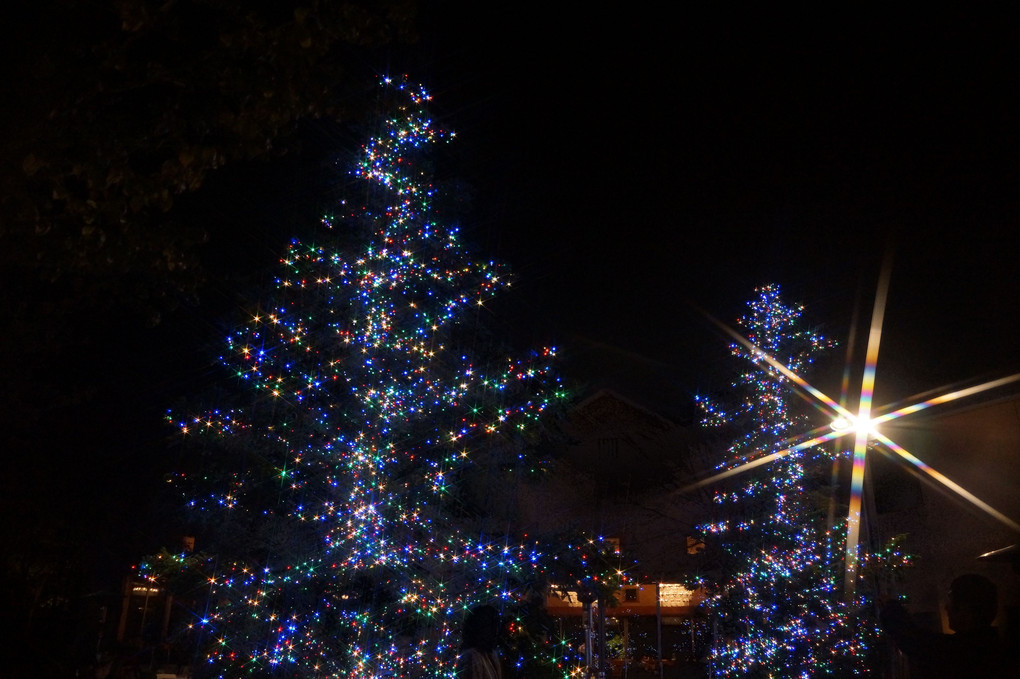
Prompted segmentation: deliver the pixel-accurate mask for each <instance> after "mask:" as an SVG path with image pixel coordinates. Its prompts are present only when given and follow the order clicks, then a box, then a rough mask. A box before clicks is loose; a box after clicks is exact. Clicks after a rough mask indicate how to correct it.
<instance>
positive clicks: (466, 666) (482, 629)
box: [457, 605, 503, 679]
mask: <svg viewBox="0 0 1020 679" xmlns="http://www.w3.org/2000/svg"><path fill="white" fill-rule="evenodd" d="M498 638H499V613H497V612H496V609H495V608H493V607H492V606H489V605H484V606H477V607H475V608H473V609H471V610H470V611H469V612H468V614H467V617H466V618H464V625H463V628H462V640H461V647H460V656H459V657H458V659H457V677H458V679H502V678H503V668H502V666H501V665H500V660H499V653H498V652H497V651H496V642H497V640H498Z"/></svg>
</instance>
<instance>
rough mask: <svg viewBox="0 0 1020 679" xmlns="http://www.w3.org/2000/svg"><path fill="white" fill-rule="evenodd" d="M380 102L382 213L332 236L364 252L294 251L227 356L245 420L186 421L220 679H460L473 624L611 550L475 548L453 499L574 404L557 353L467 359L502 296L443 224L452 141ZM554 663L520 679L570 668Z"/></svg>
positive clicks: (413, 114) (406, 101)
mask: <svg viewBox="0 0 1020 679" xmlns="http://www.w3.org/2000/svg"><path fill="white" fill-rule="evenodd" d="M384 92H385V94H386V96H391V95H395V96H396V97H397V98H398V99H399V100H400V101H401V104H400V106H399V108H398V112H397V114H395V115H394V116H392V117H390V118H389V119H386V120H385V124H384V126H383V131H382V132H381V133H380V134H379V135H377V136H376V137H374V138H372V139H371V140H369V142H368V143H367V144H366V145H365V146H364V147H363V152H362V154H361V157H360V161H359V162H358V163H357V165H356V167H355V168H354V170H353V173H354V175H355V176H356V177H357V178H358V179H359V180H360V181H361V182H363V184H364V186H365V195H367V196H368V200H366V201H365V204H364V205H359V206H357V207H356V208H354V209H352V208H351V207H350V206H348V205H347V204H346V203H343V204H341V205H340V206H338V213H337V214H334V215H331V216H330V217H327V218H324V219H323V224H324V225H325V226H326V227H327V228H328V229H329V230H330V233H331V235H332V236H333V237H336V235H337V234H338V233H341V232H342V233H343V234H345V235H351V234H358V241H357V247H356V248H354V251H353V252H352V251H351V249H347V250H345V249H343V248H334V247H332V246H329V245H327V244H325V243H313V242H302V241H298V240H295V241H293V242H292V243H291V244H290V246H289V248H288V249H287V252H286V254H285V255H284V256H283V257H282V258H281V261H280V273H279V274H278V276H277V278H276V287H275V293H274V294H273V295H272V296H271V298H270V299H269V300H268V301H266V302H264V303H263V306H262V308H261V309H259V310H258V311H257V312H255V313H251V314H249V316H248V318H249V319H250V320H249V322H248V324H247V325H246V326H245V327H243V328H241V329H239V330H237V331H235V332H232V333H231V334H230V335H229V336H228V337H227V341H226V352H225V353H224V355H223V357H222V362H223V364H224V365H225V366H227V367H228V368H229V369H230V371H231V373H232V374H233V375H234V376H235V382H236V386H237V387H238V389H239V390H240V391H241V392H242V393H247V394H252V395H254V399H253V403H252V405H250V406H249V407H246V408H234V409H220V410H212V411H210V412H207V413H203V414H202V415H200V416H196V417H191V418H187V419H185V420H181V419H180V418H178V419H177V420H175V421H176V422H177V425H178V426H179V428H180V431H181V433H182V435H185V436H186V437H187V438H188V440H195V439H201V440H204V441H209V442H211V443H212V444H214V445H215V444H217V443H218V444H221V445H222V449H217V448H211V450H212V451H213V452H212V453H211V455H213V456H218V457H215V459H214V460H213V461H212V462H210V461H209V460H207V461H206V469H208V468H209V467H212V466H216V465H219V466H221V467H222V468H223V469H224V470H225V472H224V474H223V475H216V474H213V473H209V472H207V471H203V472H202V473H199V474H194V475H192V476H190V477H186V478H179V479H177V482H179V483H180V487H181V488H182V492H183V490H184V489H187V492H188V493H189V494H188V495H187V496H186V497H185V502H186V503H187V505H188V506H189V507H190V508H191V509H192V510H194V511H195V512H196V513H197V515H198V516H200V517H203V516H204V517H208V518H204V519H202V518H200V519H199V520H200V521H205V522H206V523H207V524H215V525H216V526H217V529H218V531H219V534H220V535H224V536H229V535H231V533H233V543H232V545H231V544H230V543H229V541H228V542H226V543H224V544H221V545H215V546H214V547H215V548H216V549H222V550H224V551H223V553H221V554H220V555H219V559H218V560H217V561H215V562H210V563H211V564H213V563H214V564H215V571H214V573H213V574H211V575H209V576H208V579H207V584H206V586H207V587H208V600H209V603H210V610H209V612H208V614H206V613H205V612H204V611H203V612H202V613H196V615H195V618H196V619H195V620H194V621H192V624H191V627H192V628H194V629H198V630H201V631H202V633H203V634H204V635H205V637H204V638H206V639H212V640H214V643H212V644H211V645H209V646H208V650H207V655H206V661H207V662H208V663H209V670H208V671H207V672H206V673H207V674H212V675H215V676H223V677H226V676H247V675H262V674H265V673H266V672H275V671H278V670H281V669H282V668H285V671H286V672H287V673H288V676H292V675H293V676H308V677H351V678H354V677H357V678H359V679H363V678H366V677H383V676H402V677H452V676H453V673H454V662H455V657H456V653H457V645H458V643H459V624H460V621H461V619H462V617H463V615H464V612H465V611H466V610H467V609H468V608H469V607H471V606H473V605H476V604H479V603H482V602H488V603H495V604H497V605H498V606H499V607H500V608H502V609H503V610H504V611H513V610H516V608H515V607H518V606H520V605H522V601H521V599H522V598H523V597H525V594H526V592H527V591H528V590H527V588H526V587H524V585H525V583H531V582H535V581H541V580H542V579H543V578H546V577H548V575H549V574H550V573H552V572H554V571H555V572H557V573H559V572H560V571H556V570H555V569H553V570H552V571H551V570H549V563H550V562H551V561H556V559H554V558H553V557H554V556H555V557H559V556H562V554H563V553H565V552H570V551H575V552H583V553H585V554H587V553H589V552H592V553H594V552H597V551H598V550H599V549H600V546H599V544H600V543H597V542H596V543H593V544H590V545H589V544H586V545H580V546H572V547H569V548H567V547H563V546H562V545H561V546H549V545H544V546H543V545H539V544H538V543H537V542H535V541H530V542H520V543H518V544H514V542H515V541H511V540H510V539H509V538H507V537H506V536H505V535H500V534H498V533H494V534H492V535H490V534H488V533H487V532H486V531H485V530H484V529H483V530H477V529H475V530H474V531H473V532H471V531H466V530H465V526H476V527H484V525H485V523H484V518H483V517H480V516H477V515H473V514H472V513H471V510H470V508H469V507H466V506H465V505H464V503H463V501H462V499H461V498H460V495H459V490H458V489H459V483H460V480H461V472H462V471H463V470H464V469H465V467H466V466H467V465H469V464H471V460H472V458H473V457H474V455H473V454H472V453H473V452H479V451H488V452H489V453H490V454H491V453H492V451H494V450H496V451H498V449H499V448H500V447H501V446H504V447H507V446H512V445H513V444H512V440H513V437H515V436H518V435H519V434H520V432H521V431H524V430H527V429H530V428H534V427H535V426H536V425H537V424H538V422H539V419H540V418H541V417H542V416H543V413H545V412H546V411H547V410H548V409H549V407H550V405H552V404H553V403H555V402H556V401H559V400H562V399H563V398H564V397H565V391H564V389H563V388H562V387H561V386H560V382H559V379H558V378H557V377H556V376H555V375H554V374H553V372H552V371H551V367H550V366H551V363H552V361H553V360H554V359H555V356H556V351H555V349H554V348H546V349H544V350H542V351H537V352H533V353H532V354H530V355H528V356H526V357H524V358H515V357H508V356H506V355H505V354H499V355H497V357H493V356H492V355H491V352H487V351H476V350H475V349H476V348H479V347H482V348H484V346H485V343H484V342H482V341H480V340H479V337H478V335H476V334H475V333H474V330H473V329H472V327H473V326H472V325H471V323H469V322H467V321H466V320H465V319H467V318H473V317H474V314H469V313H468V312H469V310H470V309H471V308H472V307H474V306H475V305H480V304H483V303H485V302H486V301H487V300H489V299H490V298H492V297H493V296H494V295H495V294H497V293H498V292H500V291H501V290H502V289H504V288H505V287H508V286H509V284H510V277H509V275H508V274H507V272H506V271H504V269H503V268H502V267H501V266H500V265H498V264H496V263H493V262H490V261H486V260H476V259H473V258H472V257H471V256H469V254H468V253H467V252H466V250H465V248H464V247H463V246H462V245H461V243H460V241H459V239H458V234H457V231H456V229H455V228H453V227H451V226H449V225H448V224H446V223H445V222H443V221H441V220H439V219H438V218H437V217H436V210H435V207H434V204H435V200H436V198H437V196H438V193H437V189H436V187H435V186H434V185H433V184H432V183H431V180H430V175H429V172H428V170H427V167H428V166H427V163H426V162H425V155H426V152H427V151H428V150H429V149H430V148H432V147H435V146H436V145H437V144H440V143H445V142H447V141H448V140H449V139H451V138H452V136H453V135H452V133H448V132H446V131H444V130H442V129H440V128H439V127H437V126H436V124H435V123H434V122H433V121H432V119H431V118H430V117H429V115H428V113H427V111H426V105H427V103H428V101H429V100H430V97H429V95H428V94H427V93H426V92H425V91H424V90H422V89H420V88H414V87H411V86H409V85H407V84H406V83H402V82H393V81H387V82H386V83H385V85H384ZM341 227H343V228H341ZM231 446H233V449H234V450H235V452H236V451H237V450H238V449H240V451H241V452H240V453H237V454H235V455H231V454H229V453H227V452H224V451H225V450H230V447H231ZM512 457H513V458H514V459H522V460H523V461H524V464H525V465H526V464H527V463H528V459H527V457H526V456H517V455H514V456H512ZM238 461H244V462H245V464H242V465H240V466H239V467H237V468H231V465H232V464H234V463H236V462H238ZM203 474H204V475H205V476H203ZM455 517H457V518H455ZM224 539H226V538H224ZM231 546H233V547H235V548H238V547H240V548H239V550H238V551H240V552H243V553H242V554H239V555H237V558H232V557H231V555H230V554H228V553H227V552H226V550H227V548H229V547H231ZM550 550H552V551H550ZM550 554H552V556H550ZM582 561H583V560H582ZM558 563H560V564H562V563H563V561H559V562H558ZM618 566H619V563H618V558H617V563H614V564H613V568H614V569H615V568H618ZM557 568H558V567H557ZM606 568H607V569H608V568H609V566H607V567H606ZM576 577H577V578H579V579H578V582H582V581H583V578H584V577H602V578H603V579H604V580H605V581H606V582H612V581H613V580H612V579H611V578H609V577H608V576H603V575H602V574H601V572H599V573H596V576H592V575H591V574H590V573H588V574H587V575H584V574H580V575H577V576H576ZM616 581H618V578H617V580H616ZM554 646H555V644H554V642H553V641H550V642H549V644H547V645H546V646H536V647H533V648H530V650H528V653H529V654H530V655H528V656H527V657H526V656H525V655H523V651H522V655H521V657H519V658H516V659H513V662H515V663H516V665H517V666H519V667H524V666H526V665H528V664H529V663H532V664H533V663H535V662H539V663H540V664H546V665H548V666H551V667H554V666H556V665H557V664H561V665H563V666H567V665H570V664H576V658H569V659H567V660H564V656H563V652H562V650H557V648H558V647H556V648H554ZM564 676H565V675H564Z"/></svg>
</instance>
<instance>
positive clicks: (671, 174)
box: [408, 8, 1020, 414]
mask: <svg viewBox="0 0 1020 679" xmlns="http://www.w3.org/2000/svg"><path fill="white" fill-rule="evenodd" d="M432 19H433V20H434V23H435V33H434V34H430V37H429V38H427V39H426V41H425V45H424V46H425V49H424V50H423V51H424V52H426V57H425V58H424V59H422V60H421V61H420V63H419V64H418V66H419V68H418V70H417V71H415V70H411V69H408V73H409V75H410V76H411V77H412V78H418V79H421V80H423V81H425V82H426V83H427V84H429V86H430V87H431V88H432V89H433V91H434V93H435V97H436V107H437V110H438V111H440V112H442V113H445V114H446V115H445V116H443V120H444V121H445V122H447V123H448V124H449V125H450V126H451V127H453V128H454V129H456V130H457V132H458V135H459V137H458V140H457V141H456V142H455V143H456V144H458V145H460V146H461V150H460V153H462V154H463V170H462V176H463V178H464V179H465V180H466V181H467V182H469V183H472V184H473V185H474V186H475V188H476V191H477V193H476V196H475V200H474V211H473V212H472V213H471V214H470V215H469V218H468V219H467V220H466V222H465V232H466V233H467V235H468V237H469V241H472V242H475V243H477V244H479V245H480V246H481V249H482V250H483V251H484V252H486V253H491V254H493V255H495V256H497V257H499V258H501V259H503V260H505V261H507V262H509V263H510V264H511V266H512V268H513V269H514V271H515V272H516V273H517V280H518V288H517V295H519V296H520V298H521V300H520V301H519V304H520V305H522V306H523V307H524V308H525V311H526V314H525V316H524V317H523V318H516V316H515V318H516V321H512V322H516V323H517V324H520V325H522V326H523V328H522V336H523V339H524V340H525V341H528V342H539V343H541V342H547V341H550V339H549V338H552V341H555V342H556V343H557V344H558V345H559V346H560V347H561V349H562V350H563V352H564V356H565V360H566V361H567V366H568V368H569V369H574V370H577V371H578V376H580V377H581V378H582V379H585V380H586V381H587V382H588V383H589V384H591V385H593V386H609V387H612V388H614V389H617V390H619V391H620V392H621V393H624V394H625V395H628V396H630V397H632V398H634V399H635V400H638V401H639V402H642V403H647V404H648V405H650V406H652V407H654V408H655V409H657V410H658V411H660V412H664V413H667V414H678V413H680V412H682V411H683V410H684V408H685V407H687V405H688V404H689V402H690V398H691V396H692V395H693V394H694V393H695V392H697V391H700V390H709V389H718V388H724V387H725V384H726V379H727V375H728V372H727V371H728V370H729V364H728V363H727V361H728V358H727V355H726V353H725V344H726V341H725V339H724V338H722V337H721V336H720V335H719V334H718V333H717V332H716V331H715V330H714V329H713V328H712V326H711V325H710V324H708V323H707V322H706V321H705V320H704V319H703V318H702V317H701V316H699V315H698V314H697V313H696V312H694V311H693V309H694V308H695V307H700V308H702V309H704V310H705V311H707V312H709V313H711V314H713V315H715V316H717V317H718V318H720V319H722V320H725V321H732V320H733V319H734V318H735V316H736V315H737V314H738V313H740V311H741V304H742V303H743V301H744V300H746V299H747V298H748V297H749V296H750V295H751V293H752V291H753V288H754V287H755V286H756V285H760V284H762V283H767V282H775V283H778V284H780V285H782V286H783V288H784V290H785V291H786V294H787V296H788V298H789V300H790V301H797V302H800V303H802V304H804V305H805V308H806V310H805V318H806V319H807V320H808V321H809V322H811V323H817V324H820V325H822V326H823V327H824V328H825V329H826V330H827V332H828V333H829V334H830V336H832V337H834V338H836V339H838V340H840V341H841V343H842V344H843V345H844V347H845V346H846V344H847V340H848V337H849V336H850V326H851V319H852V317H853V313H854V310H855V308H856V309H859V311H860V313H861V315H862V320H861V323H862V324H866V323H867V320H868V318H869V316H870V313H871V306H872V302H873V299H874V290H875V287H876V282H877V279H878V273H879V270H880V268H881V262H882V260H883V258H884V257H885V256H886V255H891V275H892V278H891V285H890V289H889V304H888V307H887V315H886V324H885V329H886V333H885V336H884V341H883V351H882V354H881V358H880V364H879V387H878V389H879V392H878V402H879V403H881V402H883V394H884V395H885V398H886V400H891V399H893V398H902V397H906V396H909V395H911V394H913V393H917V392H919V391H923V390H927V389H930V388H935V387H939V386H941V385H944V384H948V383H951V382H957V381H961V380H963V381H967V380H971V379H976V378H978V377H980V376H985V375H987V376H999V375H1003V374H1008V373H1011V372H1015V371H1016V369H1017V367H1018V361H1017V359H1016V352H1015V348H1014V343H1015V340H1016V338H1017V336H1018V329H1020V328H1018V323H1017V310H1018V309H1020V277H1018V276H1017V274H1016V269H1015V267H1016V263H1017V255H1018V253H1020V249H1018V239H1017V237H1016V225H1017V218H1018V216H1020V210H1018V207H1020V205H1018V198H1017V195H1018V194H1017V190H1016V189H1017V179H1018V175H1017V162H1018V158H1020V154H1018V150H1020V149H1018V148H1017V138H1016V124H1017V112H1018V111H1017V101H1016V98H1015V97H1014V96H1012V95H1013V93H1014V90H1015V70H1013V68H1012V67H1011V64H1013V63H1015V61H1016V60H1015V59H1014V57H1016V56H1017V55H1016V51H1017V44H1018V42H1017V40H1016V38H1017V35H1016V29H1015V27H1013V26H1014V25H1013V24H1012V23H1011V22H1005V21H998V19H997V17H994V16H975V15H972V14H967V15H950V14H943V15H927V16H916V15H915V16H911V17H909V18H902V19H898V18H895V17H891V16H882V17H879V16H871V15H868V16H858V15H856V14H855V13H848V14H845V15H842V16H839V15H829V14H826V15H825V16H821V15H819V16H814V17H812V16H800V17H798V18H796V19H791V18H790V17H785V16H784V17H779V16H771V15H768V14H755V15H750V14H746V13H744V12H738V11H735V10H734V11H720V12H719V13H717V14H715V15H714V16H705V15H704V14H696V13H692V12H687V11H684V10H671V11H669V12H662V13H660V12H655V11H652V10H645V11H641V10H628V11H627V12H626V13H623V11H622V9H619V8H618V9H617V10H615V11H607V12H604V13H596V12H591V13H578V12H570V11H568V10H562V11H551V10H547V11H544V12H527V11H523V10H519V11H507V12H505V13H504V14H502V15H500V16H499V17H498V18H496V17H492V16H491V15H485V14H484V13H483V12H482V11H479V10H476V11H475V12H474V13H470V12H468V13H460V14H456V15H453V13H450V14H449V15H439V16H434V17H432ZM862 337H863V335H862ZM839 353H840V356H839V357H838V358H836V359H834V363H836V364H839V365H837V366H835V368H833V370H834V371H835V372H836V373H838V372H839V369H840V367H841V366H842V361H843V356H842V353H843V352H842V351H840V352H839ZM720 368H722V370H720Z"/></svg>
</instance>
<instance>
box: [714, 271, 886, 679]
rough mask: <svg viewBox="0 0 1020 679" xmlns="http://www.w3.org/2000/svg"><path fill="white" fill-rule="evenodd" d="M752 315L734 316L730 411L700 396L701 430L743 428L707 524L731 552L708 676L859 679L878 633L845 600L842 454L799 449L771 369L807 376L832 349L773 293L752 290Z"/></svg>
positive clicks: (782, 389) (801, 418)
mask: <svg viewBox="0 0 1020 679" xmlns="http://www.w3.org/2000/svg"><path fill="white" fill-rule="evenodd" d="M748 308H749V311H748V312H747V313H746V314H745V315H744V316H742V317H741V318H740V319H739V321H738V325H739V328H738V331H739V332H742V333H743V337H744V338H745V339H746V341H747V342H746V343H743V342H737V343H734V344H732V345H731V351H732V353H733V355H734V356H735V357H737V358H738V359H739V360H740V361H741V362H742V364H743V369H742V370H741V371H740V372H739V375H738V377H737V379H736V380H735V382H734V385H733V386H734V388H735V390H736V394H737V397H736V398H735V399H733V400H732V402H730V403H728V404H727V405H726V406H724V405H721V404H720V403H717V402H713V401H711V400H708V399H699V404H700V405H701V407H702V409H703V412H704V414H705V417H704V423H705V424H709V425H722V424H724V423H728V424H729V425H731V426H732V427H733V428H734V431H737V432H740V434H739V435H738V437H737V438H736V439H735V440H734V441H733V444H732V445H731V446H730V447H729V449H728V451H727V455H726V459H725V460H724V461H723V462H722V464H721V465H720V467H719V468H720V470H722V472H725V471H733V472H734V475H733V476H732V477H730V478H729V480H728V481H727V482H726V483H725V484H721V485H720V486H718V487H717V491H716V492H715V497H714V499H715V501H716V503H718V504H719V505H720V518H719V519H718V520H716V521H714V522H712V523H709V524H706V525H705V526H703V527H702V528H703V530H704V531H705V532H706V533H707V534H708V539H709V540H712V541H714V542H716V543H717V544H720V545H721V547H722V548H723V551H724V554H725V557H726V558H724V563H725V564H726V565H725V566H724V568H723V569H722V572H723V575H722V577H721V578H720V579H719V581H718V582H715V583H712V585H713V590H714V595H713V597H712V598H711V599H710V600H709V604H708V605H709V608H710V610H711V612H712V613H713V617H714V619H715V623H716V627H715V638H714V643H713V647H712V650H711V657H710V667H711V672H712V675H713V676H720V677H816V676H819V677H820V676H853V675H857V674H861V673H864V672H866V671H867V666H868V662H869V657H868V655H869V654H868V648H869V645H870V643H871V641H872V640H873V639H874V638H875V635H876V631H875V626H874V624H873V621H872V622H870V623H869V622H867V615H866V611H864V610H863V608H862V601H861V600H854V601H849V602H848V601H846V600H845V599H844V592H843V587H842V584H843V572H844V563H843V539H844V535H845V526H843V525H841V524H840V523H839V522H834V521H833V519H832V516H833V513H832V512H831V510H830V509H829V503H830V502H831V501H832V498H833V497H834V495H833V493H834V492H835V489H834V488H833V487H832V486H831V480H832V475H831V470H832V462H833V459H834V456H836V457H845V456H846V455H845V453H841V452H839V449H838V448H836V449H831V448H826V447H825V446H820V445H814V446H811V445H806V446H802V445H799V442H801V441H804V439H805V438H807V436H806V435H807V434H808V433H809V429H810V428H811V427H810V425H809V424H807V422H806V416H805V415H804V414H803V413H802V412H801V413H798V412H797V411H796V406H797V404H798V403H801V401H800V400H798V399H796V398H795V393H794V389H795V386H796V385H795V384H794V381H793V380H791V379H790V377H789V375H787V374H785V371H784V370H780V369H779V368H778V367H777V366H776V365H775V364H774V363H773V361H775V362H778V364H780V365H782V366H783V367H784V368H785V369H786V370H787V371H789V372H790V373H793V374H796V375H798V376H803V375H804V374H805V373H806V371H807V370H808V368H809V367H810V366H811V363H812V362H813V360H814V358H815V357H816V356H817V355H819V353H820V352H822V351H823V350H824V349H826V348H827V347H829V346H831V342H829V341H827V340H826V339H825V338H824V337H823V336H822V335H820V334H819V333H817V332H815V331H813V330H810V329H805V328H803V327H801V323H800V322H801V318H800V317H801V314H802V312H803V309H802V308H801V307H799V306H791V305H787V304H786V303H784V302H783V300H782V299H781V296H780V290H779V288H778V286H766V287H763V288H760V289H758V290H757V291H756V297H754V298H753V299H752V300H751V301H750V302H748ZM809 440H810V439H809ZM763 459H766V460H768V463H767V464H758V465H756V464H755V462H762V460H763ZM745 470H746V471H745ZM738 471H739V473H738ZM720 475H722V473H721V474H720ZM865 561H867V559H866V560H865Z"/></svg>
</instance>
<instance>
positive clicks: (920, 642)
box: [880, 573, 1015, 679]
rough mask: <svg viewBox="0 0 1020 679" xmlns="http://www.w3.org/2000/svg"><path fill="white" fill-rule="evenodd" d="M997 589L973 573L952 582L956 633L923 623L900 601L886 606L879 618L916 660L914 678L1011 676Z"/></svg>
mask: <svg viewBox="0 0 1020 679" xmlns="http://www.w3.org/2000/svg"><path fill="white" fill-rule="evenodd" d="M998 607H999V604H998V591H997V589H996V587H995V583H993V582H992V581H991V580H989V579H988V578H986V577H984V576H982V575H977V574H974V573H968V574H966V575H961V576H959V577H957V578H956V579H954V580H953V582H952V584H950V586H949V598H948V603H947V605H946V614H947V617H948V621H949V629H951V630H953V634H941V633H938V632H932V631H930V630H926V629H923V628H921V627H919V626H918V625H917V624H916V623H914V621H913V620H911V618H910V615H909V614H908V613H907V611H906V609H905V608H904V607H903V605H902V604H900V603H899V602H898V601H890V602H887V603H886V604H885V605H883V606H882V608H881V610H880V619H881V622H882V626H883V628H884V629H885V631H886V633H888V635H889V636H890V637H891V638H892V640H893V643H894V644H895V645H896V647H897V648H898V649H899V650H901V651H902V652H903V653H905V654H906V655H907V657H908V658H909V660H910V663H911V668H912V670H913V671H912V672H911V675H910V676H911V678H912V679H962V678H964V677H966V678H968V679H969V678H971V677H981V678H982V679H998V678H1000V677H1003V678H1004V677H1010V676H1015V675H1013V674H1010V672H1009V670H1008V669H1007V664H1006V662H1005V655H1004V651H1003V648H1002V646H1001V643H1000V641H999V635H998V632H997V630H996V629H995V628H994V627H992V621H993V620H995V616H996V614H997V613H998Z"/></svg>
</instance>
